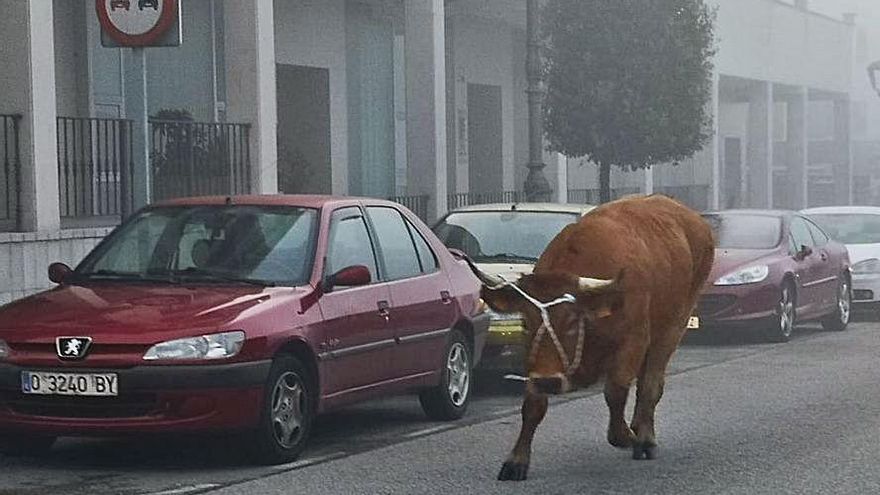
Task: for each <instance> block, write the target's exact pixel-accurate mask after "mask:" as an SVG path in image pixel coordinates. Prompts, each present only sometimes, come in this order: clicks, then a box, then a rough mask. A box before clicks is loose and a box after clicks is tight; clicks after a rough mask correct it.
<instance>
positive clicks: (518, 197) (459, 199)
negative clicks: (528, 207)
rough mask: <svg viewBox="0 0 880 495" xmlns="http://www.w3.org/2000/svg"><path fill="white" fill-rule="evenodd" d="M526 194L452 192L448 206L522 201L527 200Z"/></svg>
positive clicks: (448, 199)
mask: <svg viewBox="0 0 880 495" xmlns="http://www.w3.org/2000/svg"><path fill="white" fill-rule="evenodd" d="M525 199H526V195H525V193H523V192H522V191H497V192H489V193H474V192H469V193H454V194H450V195H449V196H448V197H447V199H446V201H447V208H448V209H449V210H454V209H456V208H461V207H463V206H470V205H485V204H489V203H520V202H523V201H525Z"/></svg>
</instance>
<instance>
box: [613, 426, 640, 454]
mask: <svg viewBox="0 0 880 495" xmlns="http://www.w3.org/2000/svg"><path fill="white" fill-rule="evenodd" d="M608 443H610V444H611V446H612V447H617V448H619V449H628V448H631V447H632V446H633V445H635V443H636V435H635V434H634V433H633V432H632V430H630V429H629V428H627V429H626V430H625V431H624V433H620V434H615V433H612V432H611V431H609V432H608Z"/></svg>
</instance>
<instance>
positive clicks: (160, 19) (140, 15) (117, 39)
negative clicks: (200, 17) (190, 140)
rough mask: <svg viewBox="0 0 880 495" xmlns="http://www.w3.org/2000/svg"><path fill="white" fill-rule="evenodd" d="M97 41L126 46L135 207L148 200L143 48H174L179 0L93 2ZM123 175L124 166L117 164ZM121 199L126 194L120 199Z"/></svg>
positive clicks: (178, 26) (128, 179) (179, 26)
mask: <svg viewBox="0 0 880 495" xmlns="http://www.w3.org/2000/svg"><path fill="white" fill-rule="evenodd" d="M95 10H96V12H97V14H98V21H99V22H100V23H101V44H102V45H103V46H105V47H107V48H131V50H130V52H129V53H128V54H127V55H128V57H127V58H126V60H125V81H124V84H125V115H126V117H128V118H130V119H131V120H132V121H133V124H132V136H131V140H132V142H131V150H132V156H131V163H132V170H131V174H132V175H131V177H120V180H121V181H122V182H123V183H127V184H130V188H131V189H130V190H131V195H132V203H133V205H132V206H133V207H134V209H135V210H137V209H138V208H141V207H143V206H146V205H147V204H149V203H150V202H151V201H152V194H151V192H152V185H151V174H150V123H149V108H150V107H149V102H148V100H147V51H146V48H147V47H151V46H153V47H155V46H179V45H180V43H181V39H182V24H181V16H180V0H95ZM120 173H121V174H127V173H128V168H127V167H125V166H123V167H121V168H120ZM121 199H122V202H123V203H125V202H126V201H127V198H121Z"/></svg>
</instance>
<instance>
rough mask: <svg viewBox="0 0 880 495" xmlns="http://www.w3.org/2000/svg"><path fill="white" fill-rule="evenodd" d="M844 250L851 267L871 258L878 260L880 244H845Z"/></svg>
mask: <svg viewBox="0 0 880 495" xmlns="http://www.w3.org/2000/svg"><path fill="white" fill-rule="evenodd" d="M846 250H847V251H848V252H849V261H850V263H852V264H853V265H855V264H856V263H858V262H860V261H865V260H867V259H871V258H877V259H880V244H847V245H846Z"/></svg>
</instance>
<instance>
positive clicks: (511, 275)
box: [476, 263, 535, 282]
mask: <svg viewBox="0 0 880 495" xmlns="http://www.w3.org/2000/svg"><path fill="white" fill-rule="evenodd" d="M476 265H477V268H479V269H480V270H481V271H482V272H483V273H487V274H489V275H500V276H501V277H504V279H505V280H508V281H510V282H515V281H516V280H517V279H519V278H520V277H521V276H523V275H528V274H530V273H532V270H533V269H534V268H535V265H532V264H529V263H476Z"/></svg>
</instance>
